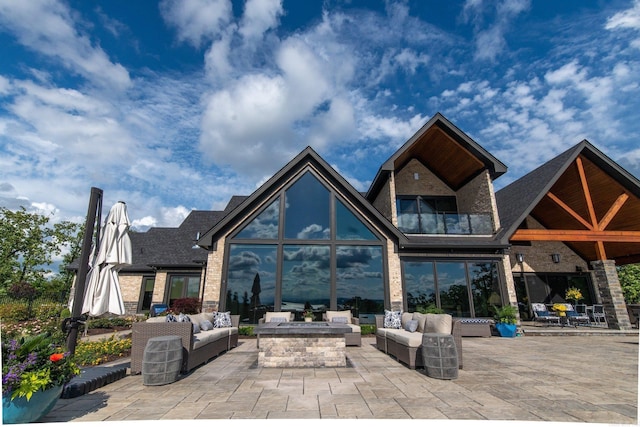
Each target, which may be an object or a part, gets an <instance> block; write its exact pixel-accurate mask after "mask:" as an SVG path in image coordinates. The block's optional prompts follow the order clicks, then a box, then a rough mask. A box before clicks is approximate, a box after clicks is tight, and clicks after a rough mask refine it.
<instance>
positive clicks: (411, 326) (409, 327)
mask: <svg viewBox="0 0 640 427" xmlns="http://www.w3.org/2000/svg"><path fill="white" fill-rule="evenodd" d="M404 330H405V331H407V332H415V331H417V330H418V321H417V320H409V321H408V322H407V323H406V324H405V325H404Z"/></svg>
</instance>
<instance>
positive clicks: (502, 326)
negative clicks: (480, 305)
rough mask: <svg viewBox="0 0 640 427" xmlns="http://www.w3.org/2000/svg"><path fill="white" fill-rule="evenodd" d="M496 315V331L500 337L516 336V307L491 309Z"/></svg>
mask: <svg viewBox="0 0 640 427" xmlns="http://www.w3.org/2000/svg"><path fill="white" fill-rule="evenodd" d="M493 308H494V309H495V312H496V315H495V319H496V329H497V330H498V333H499V334H500V336H501V337H507V338H513V337H515V336H516V323H517V317H516V313H517V312H516V307H514V306H512V305H511V304H507V305H503V306H502V307H500V308H498V307H495V306H494V307H493Z"/></svg>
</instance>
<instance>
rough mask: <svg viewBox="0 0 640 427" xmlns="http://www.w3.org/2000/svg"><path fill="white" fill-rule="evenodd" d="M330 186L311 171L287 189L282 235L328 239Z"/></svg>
mask: <svg viewBox="0 0 640 427" xmlns="http://www.w3.org/2000/svg"><path fill="white" fill-rule="evenodd" d="M329 196H330V193H329V190H327V189H326V188H325V187H324V186H323V185H322V184H320V181H318V180H317V179H316V178H315V177H314V176H313V175H312V174H311V173H310V172H307V173H305V174H304V175H303V176H302V177H300V179H298V181H296V182H295V183H294V184H293V185H292V186H291V187H290V188H289V189H288V190H287V191H286V198H285V200H286V207H285V222H284V223H285V227H284V237H285V239H302V240H326V239H329V237H330V235H329V219H330V215H329V213H330V209H329V200H330V199H329Z"/></svg>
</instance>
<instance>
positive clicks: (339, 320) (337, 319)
mask: <svg viewBox="0 0 640 427" xmlns="http://www.w3.org/2000/svg"><path fill="white" fill-rule="evenodd" d="M331 322H333V323H349V319H347V318H346V317H342V316H336V317H332V318H331Z"/></svg>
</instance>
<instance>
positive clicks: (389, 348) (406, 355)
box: [376, 313, 462, 369]
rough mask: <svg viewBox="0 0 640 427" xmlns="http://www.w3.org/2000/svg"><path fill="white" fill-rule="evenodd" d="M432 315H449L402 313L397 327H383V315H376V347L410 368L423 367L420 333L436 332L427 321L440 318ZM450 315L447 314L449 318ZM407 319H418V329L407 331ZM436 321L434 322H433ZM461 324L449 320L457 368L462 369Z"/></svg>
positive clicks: (454, 320)
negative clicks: (456, 354)
mask: <svg viewBox="0 0 640 427" xmlns="http://www.w3.org/2000/svg"><path fill="white" fill-rule="evenodd" d="M432 316H449V315H447V314H428V315H426V314H421V313H403V314H402V321H403V322H402V326H401V327H400V328H399V329H396V328H385V327H384V316H383V315H376V347H377V348H378V350H380V351H383V352H384V353H387V354H389V355H391V356H393V357H395V358H396V359H397V360H398V361H400V362H402V363H404V364H406V365H407V366H409V368H410V369H416V368H422V367H424V362H423V359H422V334H423V333H424V332H438V330H437V328H436V329H435V330H434V325H432V324H430V323H429V320H431V321H432V322H433V321H434V319H437V320H440V318H438V317H432ZM450 317H451V316H449V318H450ZM409 320H418V329H417V330H416V331H415V332H409V331H407V330H405V329H404V327H405V324H406V322H407V321H409ZM434 323H436V322H434ZM460 329H461V325H460V322H459V321H458V320H456V319H452V320H451V332H450V333H451V334H452V335H453V338H454V341H455V343H456V350H457V353H458V368H459V369H462V335H461V333H460Z"/></svg>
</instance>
